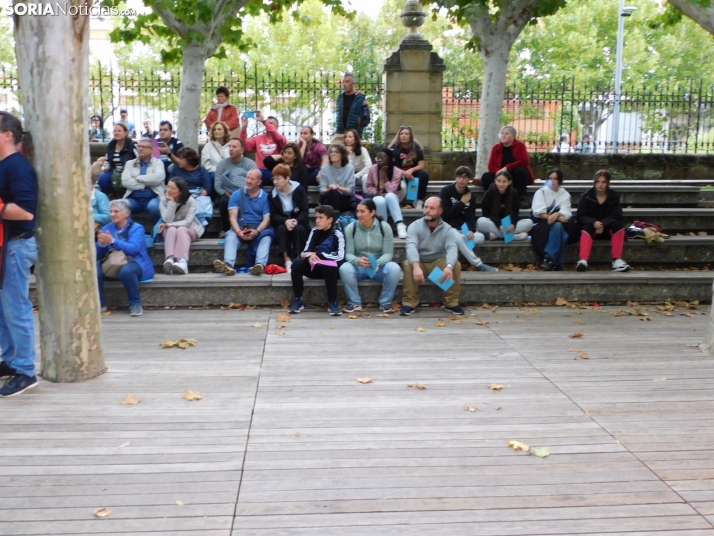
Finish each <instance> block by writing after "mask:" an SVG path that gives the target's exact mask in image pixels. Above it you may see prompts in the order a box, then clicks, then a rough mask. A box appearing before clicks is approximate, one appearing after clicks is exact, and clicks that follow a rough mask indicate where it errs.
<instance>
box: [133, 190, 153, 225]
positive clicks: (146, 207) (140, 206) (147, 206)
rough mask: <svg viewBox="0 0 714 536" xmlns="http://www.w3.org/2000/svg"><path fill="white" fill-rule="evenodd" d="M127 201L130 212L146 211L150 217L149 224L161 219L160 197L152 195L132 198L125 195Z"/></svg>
mask: <svg viewBox="0 0 714 536" xmlns="http://www.w3.org/2000/svg"><path fill="white" fill-rule="evenodd" d="M126 200H127V201H129V204H130V205H131V213H132V214H136V213H137V212H144V211H146V212H148V213H149V217H150V218H151V224H152V225H156V224H157V223H158V222H159V220H160V219H161V210H160V208H159V207H160V206H161V199H159V198H158V197H153V198H151V199H141V198H139V199H134V198H133V197H127V198H126Z"/></svg>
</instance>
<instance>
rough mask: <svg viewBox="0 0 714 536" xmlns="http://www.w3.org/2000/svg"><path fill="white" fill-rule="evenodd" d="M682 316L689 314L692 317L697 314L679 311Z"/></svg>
mask: <svg viewBox="0 0 714 536" xmlns="http://www.w3.org/2000/svg"><path fill="white" fill-rule="evenodd" d="M679 315H680V316H688V317H689V318H692V317H693V316H697V315H695V314H694V313H679Z"/></svg>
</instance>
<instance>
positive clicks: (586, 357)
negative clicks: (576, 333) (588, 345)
mask: <svg viewBox="0 0 714 536" xmlns="http://www.w3.org/2000/svg"><path fill="white" fill-rule="evenodd" d="M580 357H582V358H583V359H590V354H586V353H585V352H580Z"/></svg>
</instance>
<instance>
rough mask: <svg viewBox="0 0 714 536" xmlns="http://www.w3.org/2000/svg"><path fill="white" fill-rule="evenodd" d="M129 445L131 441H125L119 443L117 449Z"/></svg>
mask: <svg viewBox="0 0 714 536" xmlns="http://www.w3.org/2000/svg"><path fill="white" fill-rule="evenodd" d="M129 445H131V441H125V442H124V443H122V444H121V445H119V447H117V450H119V449H123V448H124V447H128V446H129Z"/></svg>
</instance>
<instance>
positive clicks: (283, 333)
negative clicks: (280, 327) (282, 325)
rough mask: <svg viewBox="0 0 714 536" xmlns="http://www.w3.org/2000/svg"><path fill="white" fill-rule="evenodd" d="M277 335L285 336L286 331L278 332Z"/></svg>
mask: <svg viewBox="0 0 714 536" xmlns="http://www.w3.org/2000/svg"><path fill="white" fill-rule="evenodd" d="M275 334H276V335H285V332H284V331H276V332H275Z"/></svg>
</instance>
